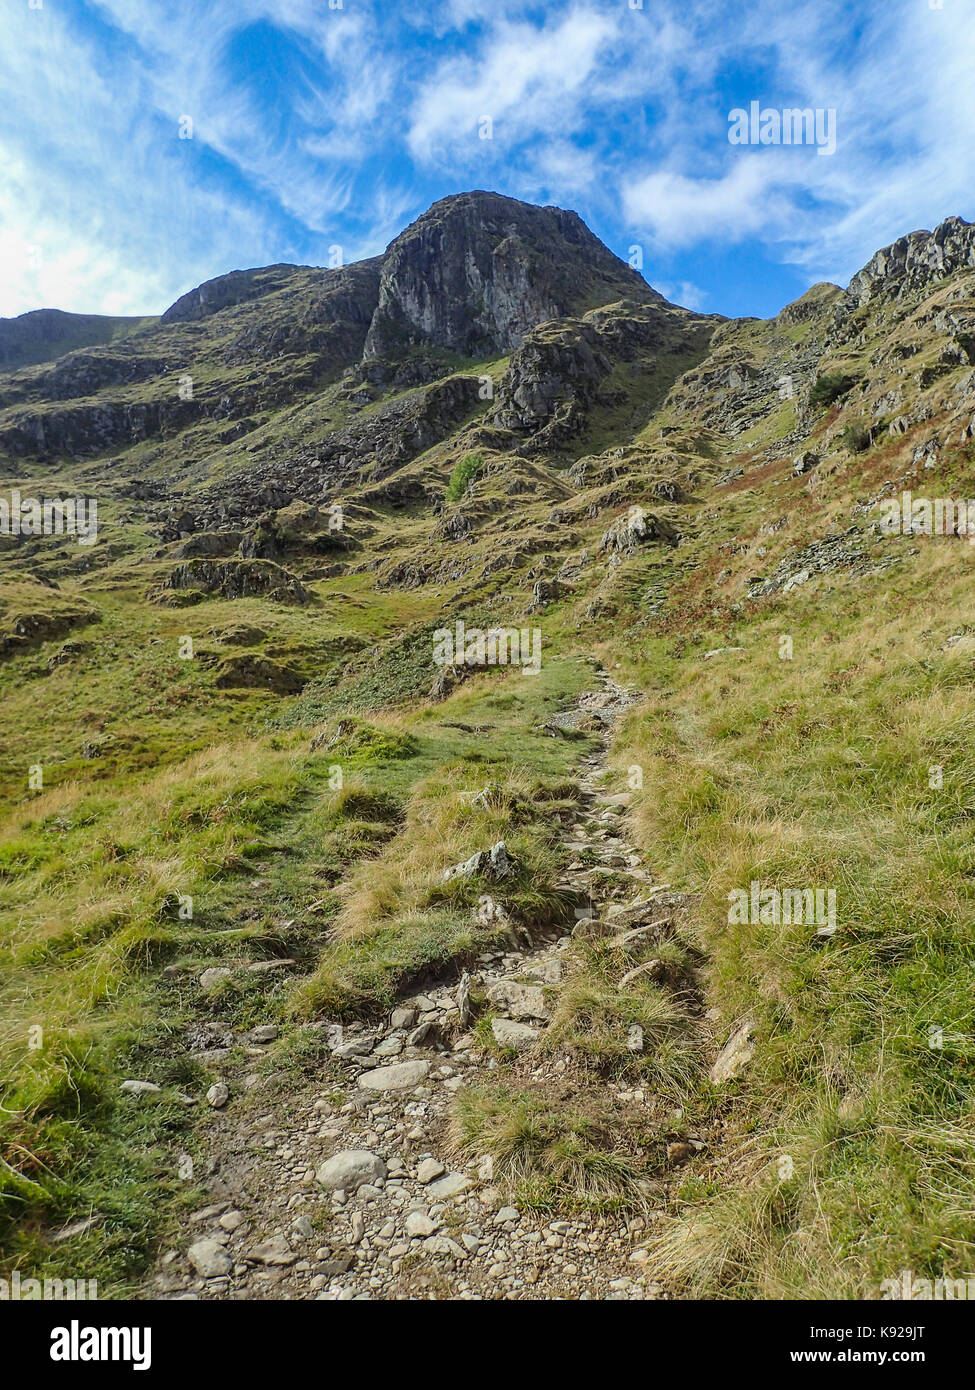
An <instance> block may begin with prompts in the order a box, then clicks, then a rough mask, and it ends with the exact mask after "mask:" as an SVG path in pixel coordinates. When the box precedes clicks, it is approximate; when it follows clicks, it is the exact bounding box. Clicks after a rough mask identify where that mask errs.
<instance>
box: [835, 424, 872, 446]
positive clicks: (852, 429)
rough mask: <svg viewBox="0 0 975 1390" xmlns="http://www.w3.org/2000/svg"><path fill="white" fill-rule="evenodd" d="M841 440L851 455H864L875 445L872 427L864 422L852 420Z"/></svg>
mask: <svg viewBox="0 0 975 1390" xmlns="http://www.w3.org/2000/svg"><path fill="white" fill-rule="evenodd" d="M840 439H841V440H842V441H843V445H844V447H845V448H847V449H849V451H850V453H851V454H862V453H863V451H864V449H869V448H870V445H871V444H872V443H873V438H872V436H871V434H870V427H869V426H868V425H867V424H866V423H865V422H864V421H863V420H851V421H850V423H849V424H848V425H847V427H846V429H845V430H844V431H843V433H842V434H841V435H840Z"/></svg>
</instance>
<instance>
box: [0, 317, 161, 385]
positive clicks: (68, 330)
mask: <svg viewBox="0 0 975 1390" xmlns="http://www.w3.org/2000/svg"><path fill="white" fill-rule="evenodd" d="M143 322H144V320H143V319H140V318H112V317H110V316H109V315H107V314H66V313H65V312H64V311H63V310H61V309H32V310H31V311H30V313H27V314H20V315H18V317H17V318H13V319H0V371H6V372H9V371H14V370H15V369H16V368H17V367H33V366H35V365H36V364H37V363H38V362H53V361H54V359H55V358H57V357H61V356H63V355H64V353H66V352H70V351H71V350H72V349H73V348H84V347H94V346H95V345H96V344H100V343H110V342H111V341H112V340H113V339H114V338H117V337H121V336H124V334H126V333H130V332H131V331H132V330H133V329H134V328H137V327H138V326H139V324H141V323H143Z"/></svg>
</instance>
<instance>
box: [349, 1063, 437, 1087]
mask: <svg viewBox="0 0 975 1390" xmlns="http://www.w3.org/2000/svg"><path fill="white" fill-rule="evenodd" d="M429 1070H430V1063H429V1062H424V1061H422V1060H419V1059H418V1060H417V1061H415V1062H394V1063H393V1065H392V1066H391V1067H376V1068H374V1070H372V1071H364V1072H363V1073H362V1075H361V1076H360V1077H359V1085H360V1086H362V1087H364V1089H365V1090H367V1091H406V1090H409V1089H411V1088H412V1087H413V1086H419V1084H420V1082H421V1081H423V1080H425V1078H426V1076H427V1073H428V1072H429Z"/></svg>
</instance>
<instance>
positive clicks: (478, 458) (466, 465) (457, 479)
mask: <svg viewBox="0 0 975 1390" xmlns="http://www.w3.org/2000/svg"><path fill="white" fill-rule="evenodd" d="M483 466H484V455H483V454H465V455H464V457H463V458H462V459H461V461H460V462H459V463H458V464H457V466H456V467H455V469H454V471H453V473H451V475H450V481H449V482H448V484H447V492H446V499H447V501H448V502H459V501H460V499H461V498H462V497H463V495H464V493H465V492H466V491H467V489H468V488H469V487H470V485H471V482H472V481H473V479H474V478H475V476H476V475H477V474H478V473H479V472H480V470H481V469H482V468H483Z"/></svg>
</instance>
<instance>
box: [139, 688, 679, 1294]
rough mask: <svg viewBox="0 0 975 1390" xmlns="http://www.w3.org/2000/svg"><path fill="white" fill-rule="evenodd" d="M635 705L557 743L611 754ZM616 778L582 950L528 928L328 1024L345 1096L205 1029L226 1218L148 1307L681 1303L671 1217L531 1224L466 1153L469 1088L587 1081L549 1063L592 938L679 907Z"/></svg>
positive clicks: (177, 1264)
mask: <svg viewBox="0 0 975 1390" xmlns="http://www.w3.org/2000/svg"><path fill="white" fill-rule="evenodd" d="M633 698H634V697H633V696H632V694H629V693H627V692H625V691H623V690H622V689H620V688H619V687H618V686H616V685H615V684H614V683H613V682H612V681H610V680H608V679H606V678H604V679H603V688H602V689H601V690H598V691H594V692H592V693H590V694H589V695H586V696H583V697H582V699H581V700H580V702H579V705H578V707H577V708H576V709H573V710H571V711H569V712H567V713H564V714H562V715H559V716H556V718H555V719H554V720H553V721H552V722H553V730H552V732H553V734H554V733H556V732H557V729H556V727H555V726H556V725H557V726H558V727H559V728H561V729H565V728H575V729H580V728H581V729H586V730H588V731H591V732H597V733H598V732H601V733H602V734H603V739H604V742H605V739H606V733H607V731H608V729H609V728H610V726H611V725H612V723H613V720H614V719H615V717H616V715H617V714H618V713H619V712H620V711H621V710H623V709H625V708H626V706H627V705H628V704H629V703H631V702H632V700H633ZM604 761H605V747H604V748H603V749H602V751H600V752H598V753H597V754H596V755H594V756H592V757H591V758H589V759H588V760H586V761H585V762H584V764H583V766H582V775H581V778H580V793H581V796H580V802H579V809H578V812H577V814H576V816H575V819H574V821H573V822H572V823H571V824H569V825H568V826H566V828H565V847H566V849H567V850H568V851H569V854H570V856H571V858H570V863H569V865H568V868H567V871H566V877H565V879H564V880H563V882H562V883H561V885H560V886H561V887H562V889H563V890H564V891H565V892H566V893H567V894H571V895H572V897H573V899H574V900H575V901H576V902H577V903H579V904H580V906H578V907H577V908H576V910H575V916H576V919H577V921H576V926H575V928H574V929H573V931H572V932H571V933H567V934H564V935H559V934H556V935H554V936H549V937H547V938H544V939H541V940H538V939H529V938H528V937H527V935H526V934H525V932H524V930H523V929H522V930H521V931H518V930H516V929H515V928H514V924H510V926H511V932H510V940H509V943H508V944H507V946H506V948H504V949H501V948H499V949H497V950H492V951H487V952H485V953H484V954H482V955H481V956H480V957H479V958H478V960H477V962H476V964H474V965H473V966H472V967H471V969H470V971H469V972H463V973H458V972H457V971H456V970H455V971H454V972H453V973H452V975H450V976H449V977H445V978H444V979H443V980H442V981H441V983H440V984H439V985H437V986H428V987H427V988H426V990H425V991H423V992H419V993H413V994H411V995H409V996H408V997H405V998H403V999H401V1000H400V1001H399V1003H398V1004H397V1006H396V1007H395V1008H394V1009H393V1010H392V1013H391V1014H390V1015H389V1016H388V1017H387V1018H386V1019H385V1020H383V1021H381V1022H380V1023H378V1024H368V1025H367V1024H364V1023H362V1024H351V1025H347V1026H339V1025H331V1024H329V1023H327V1022H323V1023H320V1024H317V1025H313V1027H316V1028H318V1029H320V1030H323V1031H324V1032H325V1034H326V1036H327V1038H328V1041H329V1048H330V1051H331V1056H332V1064H333V1065H332V1068H331V1071H330V1074H329V1075H328V1076H327V1077H325V1078H320V1079H317V1080H306V1081H295V1079H294V1078H292V1077H290V1076H288V1075H286V1074H283V1073H282V1074H278V1075H277V1076H272V1077H270V1078H264V1077H262V1076H260V1075H259V1074H258V1073H257V1072H256V1070H254V1068H256V1066H258V1065H259V1058H260V1057H261V1056H262V1055H263V1054H265V1052H266V1049H267V1047H268V1046H269V1045H270V1044H272V1043H273V1042H274V1040H275V1039H276V1037H277V1034H278V1028H277V1025H275V1024H267V1025H264V1026H259V1027H257V1028H255V1029H253V1030H252V1031H251V1032H250V1033H249V1034H248V1035H247V1036H246V1038H245V1039H243V1040H242V1041H243V1042H244V1043H245V1044H246V1047H245V1049H244V1055H243V1061H242V1063H241V1065H240V1067H239V1069H236V1070H235V1069H234V1068H233V1067H232V1065H231V1062H232V1058H233V1056H234V1055H235V1054H233V1053H232V1052H231V1050H230V1048H229V1046H227V1044H229V1043H230V1042H231V1041H232V1040H231V1039H229V1038H222V1039H221V1038H215V1037H214V1035H213V1032H212V1029H210V1028H208V1027H207V1026H204V1027H203V1028H202V1029H201V1031H200V1035H199V1038H198V1039H197V1041H198V1042H199V1041H202V1042H203V1043H208V1044H210V1046H209V1048H208V1049H204V1050H202V1051H198V1052H197V1053H196V1055H197V1056H199V1057H200V1058H201V1059H202V1060H205V1061H207V1062H208V1063H209V1064H210V1065H211V1066H213V1067H215V1068H217V1069H221V1068H223V1069H224V1075H223V1076H222V1078H221V1079H220V1080H218V1081H217V1082H216V1083H215V1084H214V1085H213V1086H212V1087H211V1090H210V1092H209V1093H208V1096H207V1100H208V1103H209V1104H210V1106H211V1107H212V1109H213V1111H214V1114H213V1116H212V1122H211V1124H210V1125H208V1126H207V1127H206V1129H205V1131H204V1139H205V1143H206V1146H207V1148H208V1150H209V1155H210V1157H209V1162H208V1168H207V1172H206V1175H205V1177H202V1180H201V1175H200V1174H197V1175H196V1178H195V1181H197V1182H198V1184H199V1185H200V1186H201V1187H202V1188H203V1189H204V1190H205V1191H206V1192H207V1194H208V1196H209V1197H210V1199H211V1200H210V1201H209V1202H208V1203H207V1204H206V1205H205V1206H203V1207H202V1208H201V1209H199V1210H198V1211H195V1212H194V1213H192V1215H191V1216H190V1217H189V1218H188V1220H187V1222H186V1225H185V1228H184V1230H183V1231H182V1233H181V1238H180V1239H179V1240H178V1242H176V1243H175V1244H174V1245H173V1247H172V1248H171V1249H169V1250H167V1251H166V1252H165V1253H164V1254H163V1255H162V1258H161V1259H160V1261H159V1263H158V1265H157V1267H156V1270H155V1272H154V1274H153V1275H152V1277H151V1280H150V1282H149V1283H148V1285H147V1287H146V1288H145V1290H144V1295H145V1296H146V1297H149V1298H160V1297H162V1298H169V1299H172V1298H177V1299H180V1298H183V1299H185V1298H190V1299H214V1298H217V1299H321V1300H332V1301H334V1300H338V1301H345V1300H350V1299H357V1300H361V1299H417V1298H420V1299H440V1298H451V1299H499V1298H500V1299H516V1300H517V1299H616V1300H630V1299H655V1298H661V1297H666V1291H665V1290H664V1289H663V1288H662V1287H661V1286H660V1285H659V1284H658V1283H656V1282H655V1281H654V1280H653V1278H652V1277H650V1276H649V1275H648V1265H647V1255H646V1252H645V1251H644V1250H643V1249H641V1246H640V1241H641V1236H642V1235H643V1234H644V1232H645V1230H646V1228H647V1225H648V1222H649V1221H651V1220H652V1212H647V1213H645V1214H642V1215H639V1214H638V1215H631V1216H630V1217H624V1216H621V1215H616V1214H606V1215H600V1214H591V1213H588V1214H578V1215H575V1216H573V1217H572V1219H556V1218H555V1217H553V1216H552V1215H551V1214H550V1213H544V1212H541V1211H533V1210H530V1209H521V1208H520V1207H519V1206H518V1205H517V1204H516V1201H515V1199H514V1194H513V1193H512V1192H511V1191H510V1190H508V1189H506V1187H505V1184H504V1182H503V1177H502V1175H496V1174H495V1172H494V1169H493V1164H492V1160H491V1159H490V1157H484V1156H475V1157H474V1158H471V1159H469V1160H468V1159H465V1158H464V1157H461V1156H459V1155H458V1152H457V1149H456V1147H455V1146H454V1145H453V1144H452V1142H451V1136H450V1127H449V1117H450V1109H451V1104H452V1102H453V1100H454V1097H455V1096H456V1095H457V1093H458V1092H459V1091H460V1090H462V1089H463V1088H465V1087H468V1086H471V1085H474V1084H477V1083H483V1082H485V1081H486V1080H490V1079H492V1078H494V1079H500V1077H501V1076H503V1074H504V1070H505V1069H506V1068H516V1069H517V1073H518V1081H519V1084H520V1085H522V1086H527V1087H531V1085H532V1083H533V1081H535V1082H536V1083H538V1082H540V1081H541V1080H542V1078H543V1077H545V1076H551V1074H552V1073H553V1072H554V1073H557V1074H561V1076H562V1078H563V1080H567V1079H568V1078H567V1070H566V1069H567V1067H568V1066H569V1063H568V1062H567V1060H566V1059H565V1058H560V1057H558V1056H553V1054H551V1053H543V1052H541V1051H539V1050H538V1048H537V1046H536V1045H537V1043H538V1042H539V1040H540V1038H541V1035H542V1033H543V1031H544V1029H545V1028H546V1027H547V1026H548V1024H549V1020H550V1018H551V1014H552V1009H553V1006H554V1002H555V1000H556V999H557V995H558V991H559V988H560V984H561V982H562V981H563V976H564V971H565V968H566V959H567V956H566V952H567V949H568V947H569V946H570V944H571V942H572V938H573V935H587V934H590V933H593V932H596V931H598V930H600V929H601V928H600V918H601V917H603V916H604V917H605V919H606V921H607V922H608V923H609V924H610V929H611V930H618V929H619V925H620V924H621V923H622V924H624V925H625V926H627V927H629V928H630V930H629V931H628V933H627V934H628V935H629V936H632V935H634V929H633V926H632V924H633V922H635V921H640V920H642V919H643V917H644V916H646V915H647V911H648V909H649V912H650V915H651V916H656V915H657V914H658V913H659V911H660V909H661V907H667V908H669V909H670V911H671V912H673V910H674V909H675V907H676V906H678V905H679V900H678V898H677V896H676V895H674V894H670V893H668V890H667V886H666V885H660V886H654V885H653V884H652V882H651V876H650V874H649V873H647V872H646V871H645V870H644V869H643V868H642V867H641V864H640V859H639V855H638V854H637V853H636V851H635V850H634V848H633V846H632V845H631V844H629V843H628V842H627V841H626V840H625V839H624V838H623V837H622V835H621V833H620V831H621V816H622V815H623V812H624V807H625V802H626V799H627V796H628V794H627V793H619V794H616V795H606V794H604V793H603V792H602V791H601V790H600V784H601V781H602V778H603V776H604V772H605V767H604ZM483 794H485V795H489V794H490V789H486V790H485V793H483ZM583 851H585V853H583ZM580 855H582V857H580ZM506 867H507V857H506V850H505V847H504V845H503V844H499V845H495V846H493V847H492V849H491V850H490V851H484V852H483V853H482V854H481V855H479V856H478V855H476V856H474V858H473V859H472V860H471V861H468V862H467V863H465V864H462V865H456V866H455V867H454V868H453V869H450V870H447V871H446V873H445V877H448V876H452V875H458V874H474V873H476V874H478V875H479V876H480V877H481V879H482V881H483V882H484V884H485V887H486V889H487V888H491V887H492V885H493V884H494V883H495V882H501V883H503V879H504V876H505V872H506ZM621 884H622V885H624V886H621ZM499 896H500V894H499ZM477 910H478V912H479V913H480V914H482V915H483V916H482V920H484V921H491V922H495V923H498V924H502V925H503V924H504V923H505V914H504V909H503V907H502V906H501V904H500V902H498V901H496V900H495V898H494V897H493V896H492V895H491V894H490V893H488V892H486V893H485V894H484V895H483V896H482V897H481V900H480V906H479V908H478V909H477ZM640 930H643V931H646V930H648V928H641V929H640ZM273 964H275V965H278V966H279V967H280V968H284V969H287V968H288V963H287V962H284V963H279V962H275V963H273ZM292 964H293V963H292ZM228 973H229V970H228V967H226V966H218V967H214V968H211V969H210V970H208V971H205V972H204V973H203V975H202V976H201V977H200V982H199V983H200V988H201V989H202V990H204V991H206V990H207V989H211V988H213V987H215V986H216V985H218V984H219V983H220V980H219V979H218V978H217V977H220V978H221V979H222V978H224V977H225V976H226V975H227V974H228ZM472 993H476V995H477V997H478V998H479V999H481V1000H485V999H486V1000H487V1001H488V1003H489V1006H490V1008H491V1010H492V1017H491V1032H492V1034H493V1038H494V1041H495V1042H496V1043H497V1044H498V1046H499V1048H501V1049H503V1050H502V1051H501V1052H500V1053H499V1052H496V1051H495V1050H494V1049H491V1048H489V1046H488V1045H487V1044H486V1043H485V1042H482V1041H481V1040H480V1038H479V1037H478V1035H477V1033H476V1032H475V1031H474V1028H473V1024H474V1009H473V1007H472V1002H471V1000H472ZM214 1042H217V1043H222V1044H223V1045H222V1046H217V1047H215V1048H214V1047H213V1045H212V1044H213V1043H214ZM236 1055H239V1054H236ZM610 1084H611V1083H607V1085H610ZM255 1098H259V1100H258V1103H256V1104H255Z"/></svg>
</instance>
